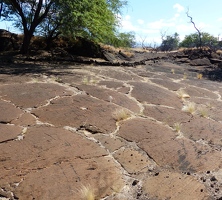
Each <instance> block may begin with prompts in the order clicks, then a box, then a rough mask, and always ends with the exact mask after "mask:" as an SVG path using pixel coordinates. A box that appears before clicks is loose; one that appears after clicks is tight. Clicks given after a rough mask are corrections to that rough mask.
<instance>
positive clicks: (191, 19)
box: [186, 9, 202, 47]
mask: <svg viewBox="0 0 222 200" xmlns="http://www.w3.org/2000/svg"><path fill="white" fill-rule="evenodd" d="M186 14H187V17H189V18H190V22H191V23H192V24H193V26H194V28H195V29H196V31H197V32H198V36H199V44H198V46H199V47H201V46H202V39H201V37H202V34H201V32H200V30H199V29H198V28H197V27H196V24H195V23H194V21H193V18H192V17H191V16H190V15H189V9H188V10H187V12H186Z"/></svg>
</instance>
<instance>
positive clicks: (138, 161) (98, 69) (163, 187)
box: [0, 60, 222, 200]
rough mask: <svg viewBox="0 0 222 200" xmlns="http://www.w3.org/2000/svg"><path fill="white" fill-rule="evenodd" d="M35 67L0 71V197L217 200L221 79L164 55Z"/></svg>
mask: <svg viewBox="0 0 222 200" xmlns="http://www.w3.org/2000/svg"><path fill="white" fill-rule="evenodd" d="M19 67H21V68H22V69H23V70H19ZM32 67H33V65H30V66H29V65H22V64H21V66H16V67H15V66H14V68H13V66H2V68H3V69H5V71H4V73H3V71H1V72H2V73H1V74H0V110H1V114H0V172H1V173H0V199H19V200H34V199H35V200H51V199H54V200H55V199H58V200H60V199H61V200H64V199H73V200H74V199H76V200H79V199H90V198H91V199H104V200H105V199H106V200H131V199H132V200H133V199H140V200H146V199H151V200H163V199H165V200H166V199H171V200H179V199H181V200H205V199H206V200H210V199H218V200H219V199H222V152H221V150H222V123H221V122H222V99H221V95H222V83H220V82H213V81H210V80H208V79H206V78H205V77H203V78H201V77H200V76H199V79H198V78H197V72H196V71H195V70H193V69H194V67H189V66H185V65H184V66H182V65H177V64H172V63H170V62H167V61H163V60H162V61H159V62H157V63H152V62H149V61H148V62H146V65H141V66H136V67H109V66H93V65H89V66H86V65H85V66H83V65H74V64H73V65H64V64H53V65H52V64H39V65H38V66H36V69H37V70H35V71H32V69H33V68H32ZM7 70H8V71H7ZM13 70H14V71H13ZM90 195H91V196H90Z"/></svg>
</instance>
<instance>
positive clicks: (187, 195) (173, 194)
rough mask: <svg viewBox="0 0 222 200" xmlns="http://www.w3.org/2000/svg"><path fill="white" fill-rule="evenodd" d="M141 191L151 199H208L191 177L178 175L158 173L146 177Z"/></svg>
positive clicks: (204, 189) (205, 190)
mask: <svg viewBox="0 0 222 200" xmlns="http://www.w3.org/2000/svg"><path fill="white" fill-rule="evenodd" d="M143 189H144V192H146V193H147V194H148V196H149V197H150V198H153V199H172V200H178V199H184V200H185V199H186V200H190V199H199V200H204V199H205V200H208V199H209V194H208V192H207V189H206V188H205V186H204V185H203V184H201V183H199V182H198V181H197V180H195V179H194V178H193V177H192V176H187V175H181V174H179V173H171V172H160V173H159V174H158V176H153V177H148V178H147V179H146V180H145V183H144V186H143Z"/></svg>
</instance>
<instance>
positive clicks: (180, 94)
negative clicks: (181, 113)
mask: <svg viewBox="0 0 222 200" xmlns="http://www.w3.org/2000/svg"><path fill="white" fill-rule="evenodd" d="M176 93H177V96H178V97H179V98H180V99H185V98H190V95H189V94H187V93H186V92H185V91H184V90H183V89H179V90H178V91H177V92H176Z"/></svg>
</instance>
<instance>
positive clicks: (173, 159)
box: [119, 119, 222, 172]
mask: <svg viewBox="0 0 222 200" xmlns="http://www.w3.org/2000/svg"><path fill="white" fill-rule="evenodd" d="M119 136H120V137H123V138H124V139H126V140H127V141H134V142H136V143H137V145H138V146H139V147H140V148H141V149H142V150H144V151H145V152H146V153H147V154H148V156H149V157H150V158H151V159H153V161H155V162H156V164H157V165H158V166H161V167H164V168H172V169H174V170H177V171H180V172H184V171H189V172H197V171H204V170H209V169H211V170H212V169H214V168H218V167H220V166H221V164H222V161H221V159H220V152H219V151H211V150H210V148H209V147H208V146H205V145H203V144H201V143H197V144H196V143H195V142H193V141H192V140H188V139H186V138H183V137H182V138H180V137H177V136H176V133H174V132H172V130H170V129H169V128H168V127H165V126H163V125H162V124H159V123H156V122H153V121H151V120H147V119H132V120H128V121H126V122H125V123H123V124H122V126H121V128H120V130H119Z"/></svg>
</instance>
